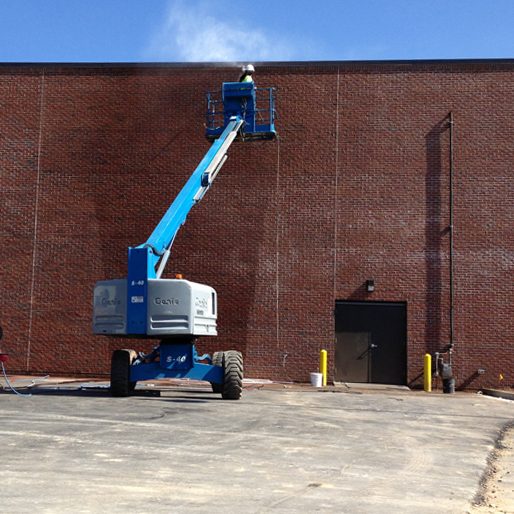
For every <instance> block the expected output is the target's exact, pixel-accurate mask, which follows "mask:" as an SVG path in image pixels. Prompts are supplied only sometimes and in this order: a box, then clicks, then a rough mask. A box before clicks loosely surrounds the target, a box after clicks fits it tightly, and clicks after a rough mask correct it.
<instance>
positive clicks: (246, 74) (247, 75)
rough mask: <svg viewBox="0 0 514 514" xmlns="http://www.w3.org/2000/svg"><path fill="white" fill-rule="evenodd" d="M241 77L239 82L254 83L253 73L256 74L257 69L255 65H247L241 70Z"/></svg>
mask: <svg viewBox="0 0 514 514" xmlns="http://www.w3.org/2000/svg"><path fill="white" fill-rule="evenodd" d="M241 71H242V73H241V76H240V77H239V82H253V77H252V75H253V73H254V72H255V68H254V66H253V64H246V65H245V66H243V67H242V68H241Z"/></svg>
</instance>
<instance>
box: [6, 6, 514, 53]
mask: <svg viewBox="0 0 514 514" xmlns="http://www.w3.org/2000/svg"><path fill="white" fill-rule="evenodd" d="M0 24H1V25H0V26H1V30H0V61H3V62H141V61H142V62H155V61H169V62H200V61H229V62H232V61H282V60H298V61H301V60H369V59H457V58H510V57H514V0H339V1H337V0H317V1H316V2H313V1H312V0H296V1H293V0H257V1H254V2H249V1H245V0H1V1H0Z"/></svg>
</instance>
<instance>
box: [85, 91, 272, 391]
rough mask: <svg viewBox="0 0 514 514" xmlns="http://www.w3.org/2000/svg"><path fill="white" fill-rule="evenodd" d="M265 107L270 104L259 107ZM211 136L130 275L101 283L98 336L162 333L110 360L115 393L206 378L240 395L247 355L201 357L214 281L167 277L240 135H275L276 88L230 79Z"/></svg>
mask: <svg viewBox="0 0 514 514" xmlns="http://www.w3.org/2000/svg"><path fill="white" fill-rule="evenodd" d="M257 103H259V105H261V104H262V105H264V108H261V109H258V108H257ZM206 137H207V138H208V139H209V140H211V141H213V143H212V145H211V147H210V148H209V150H208V152H207V153H206V155H205V157H204V158H203V159H202V161H201V162H200V164H199V165H198V167H197V168H196V170H195V171H194V172H193V174H192V175H191V177H190V178H189V180H188V181H187V182H186V184H185V185H184V187H183V188H182V190H181V191H180V193H179V194H178V195H177V197H176V198H175V200H174V201H173V203H172V204H171V206H170V207H169V209H168V210H167V212H166V213H165V214H164V216H163V217H162V219H161V221H160V222H159V223H158V225H157V226H156V227H155V229H154V231H153V232H152V234H151V235H150V237H149V238H148V240H147V241H146V242H145V243H143V244H140V245H139V246H136V247H133V248H129V249H128V273H127V278H121V279H114V280H103V281H100V282H97V283H96V285H95V289H94V307H93V332H94V333H95V334H100V335H107V336H117V337H130V338H144V339H147V338H155V339H160V342H159V344H158V345H157V346H156V347H155V348H154V349H153V351H152V352H150V353H148V354H144V353H142V352H139V353H138V352H136V351H134V350H116V351H114V352H113V354H112V359H111V394H112V395H113V396H128V395H129V394H130V393H131V392H132V391H133V390H134V388H135V386H136V383H137V382H138V381H140V380H151V379H160V378H188V379H194V380H206V381H208V382H210V383H211V386H212V389H213V391H214V392H217V393H221V395H222V397H223V398H224V399H228V400H237V399H239V398H240V397H241V392H242V382H243V357H242V355H241V353H240V352H238V351H234V350H229V351H224V352H216V353H214V354H213V355H212V357H211V356H210V355H207V354H205V355H198V353H197V351H196V347H195V341H196V339H197V338H198V337H200V336H215V335H217V331H216V319H217V298H216V291H215V290H214V289H213V288H212V287H209V286H207V285H204V284H198V283H195V282H190V281H188V280H183V279H182V278H180V276H178V278H175V279H165V278H162V274H163V271H164V267H165V266H166V263H167V260H168V257H169V255H170V251H171V247H172V245H173V242H174V240H175V237H176V235H177V232H178V230H179V229H180V227H181V226H182V225H183V224H184V223H185V221H186V218H187V215H188V213H189V211H190V210H191V208H192V207H193V206H194V205H195V204H197V203H198V202H199V201H200V200H201V199H202V198H203V196H204V195H205V193H206V192H207V190H208V189H209V187H210V186H211V185H212V182H213V181H214V179H215V178H216V175H217V174H218V172H219V171H220V169H221V167H222V166H223V164H224V163H225V161H226V159H227V151H228V149H229V147H230V145H231V144H232V143H233V142H234V141H235V140H241V141H251V140H271V139H274V138H275V137H276V132H275V98H274V89H273V88H256V87H255V84H254V83H253V82H245V83H242V82H225V83H224V84H223V86H222V91H221V98H219V96H218V95H215V94H212V93H208V94H207V126H206Z"/></svg>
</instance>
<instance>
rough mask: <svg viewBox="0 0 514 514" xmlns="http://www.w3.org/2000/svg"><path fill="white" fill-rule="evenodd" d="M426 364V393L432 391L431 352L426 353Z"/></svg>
mask: <svg viewBox="0 0 514 514" xmlns="http://www.w3.org/2000/svg"><path fill="white" fill-rule="evenodd" d="M424 364H425V366H424V374H425V380H424V382H425V383H424V389H425V392H426V393H430V392H432V356H431V355H430V354H429V353H425V358H424Z"/></svg>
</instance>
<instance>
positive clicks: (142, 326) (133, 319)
mask: <svg viewBox="0 0 514 514" xmlns="http://www.w3.org/2000/svg"><path fill="white" fill-rule="evenodd" d="M150 252H151V250H150V249H149V248H129V249H128V277H127V333H128V334H146V318H147V316H146V309H147V291H148V278H149V277H150V278H153V277H155V271H154V268H153V266H151V264H150ZM152 274H153V277H152Z"/></svg>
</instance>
